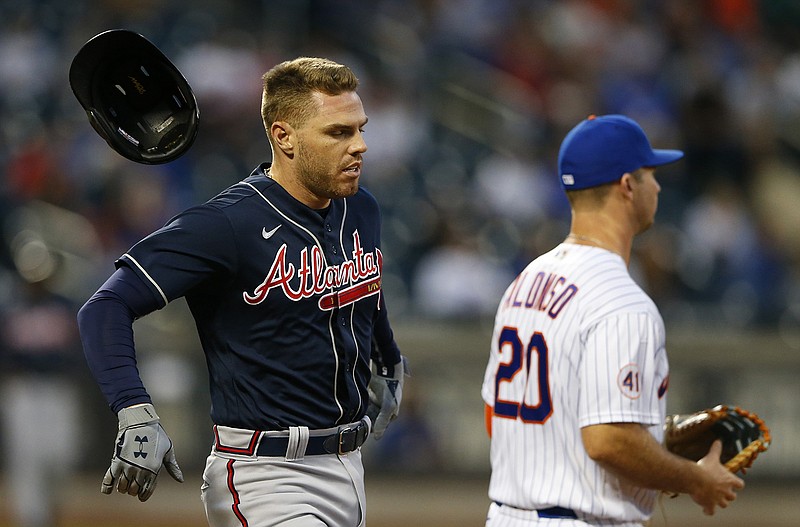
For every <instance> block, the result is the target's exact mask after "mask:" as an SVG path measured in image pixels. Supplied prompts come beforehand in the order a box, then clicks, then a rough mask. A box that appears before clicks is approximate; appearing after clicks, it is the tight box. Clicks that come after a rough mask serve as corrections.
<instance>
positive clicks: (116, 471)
mask: <svg viewBox="0 0 800 527" xmlns="http://www.w3.org/2000/svg"><path fill="white" fill-rule="evenodd" d="M117 417H118V418H119V432H118V433H117V445H116V447H115V449H114V455H113V456H112V458H111V466H110V467H109V468H108V470H107V471H106V475H105V477H104V478H103V483H102V485H101V487H100V492H102V493H103V494H111V491H112V490H113V489H114V487H116V488H117V491H119V492H121V493H123V494H130V495H131V496H138V497H139V501H146V500H147V499H148V498H149V497H150V496H152V494H153V491H154V490H155V489H156V482H157V477H158V473H159V471H160V470H161V466H162V464H163V465H164V466H165V467H167V472H169V475H170V476H172V477H173V478H174V479H175V480H176V481H178V482H181V483H182V482H183V473H182V472H181V468H180V467H179V466H178V462H177V461H176V460H175V451H174V450H173V448H172V440H170V438H169V436H168V435H167V432H165V431H164V428H162V426H161V423H160V421H159V418H158V415H157V414H156V410H155V408H153V405H152V404H139V405H134V406H129V407H128V408H123V409H122V410H120V412H119V414H118V415H117Z"/></svg>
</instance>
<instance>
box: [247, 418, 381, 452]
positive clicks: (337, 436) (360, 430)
mask: <svg viewBox="0 0 800 527" xmlns="http://www.w3.org/2000/svg"><path fill="white" fill-rule="evenodd" d="M368 435H369V426H367V423H366V422H365V421H360V422H359V423H358V424H354V425H347V426H342V427H340V428H339V430H337V431H336V432H335V433H333V434H330V435H324V436H311V437H309V438H308V445H307V446H306V450H305V454H306V455H308V456H320V455H324V454H347V453H348V452H352V451H353V450H355V449H357V448H358V447H360V446H361V445H363V444H364V441H366V440H367V436H368ZM288 448H289V437H288V436H281V437H275V436H268V435H266V434H264V435H263V436H262V437H261V443H260V444H259V445H258V449H257V450H256V455H257V456H269V457H277V456H281V457H282V456H285V455H286V450H287V449H288Z"/></svg>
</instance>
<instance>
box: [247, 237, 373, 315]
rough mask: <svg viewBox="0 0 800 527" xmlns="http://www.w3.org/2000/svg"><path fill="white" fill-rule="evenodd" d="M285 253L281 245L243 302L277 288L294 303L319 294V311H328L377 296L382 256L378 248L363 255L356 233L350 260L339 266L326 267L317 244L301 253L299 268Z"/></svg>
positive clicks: (253, 302)
mask: <svg viewBox="0 0 800 527" xmlns="http://www.w3.org/2000/svg"><path fill="white" fill-rule="evenodd" d="M286 251H287V245H286V244H285V243H284V244H283V245H281V247H280V249H278V253H277V254H276V255H275V260H273V262H272V265H271V266H270V269H269V273H267V277H266V278H265V279H264V281H263V282H261V284H259V286H258V287H256V288H255V290H254V291H253V292H252V294H251V293H249V292H247V291H245V292H244V293H242V297H243V298H244V301H245V302H247V303H248V304H250V305H252V306H255V305H258V304H260V303H261V302H263V301H264V300H266V298H267V295H268V294H269V292H270V291H272V290H273V289H276V288H278V289H281V290H282V291H283V294H284V295H286V297H287V298H289V299H291V300H294V301H295V302H297V301H299V300H303V299H305V298H311V297H312V296H315V295H322V296H321V297H320V299H319V308H320V309H322V310H325V311H329V310H331V309H334V308H336V307H344V306H347V305H349V304H352V303H353V302H356V301H358V300H360V299H362V298H365V297H368V296H371V295H375V294H378V293H380V290H381V267H382V265H383V255H382V254H381V251H380V249H377V248H376V249H375V252H364V248H363V247H362V246H361V237H360V236H359V234H358V231H354V232H353V252H352V253H351V256H352V259H350V260H347V261H345V262H343V263H341V264H340V265H327V264H326V263H325V255H324V254H322V249H320V248H319V247H318V246H316V245H315V246H313V247H311V249H309V248H308V247H304V248H303V250H302V251H300V265H299V266H295V265H294V264H293V263H291V262H288V261H287V259H286ZM293 280H294V285H293V284H292V281H293Z"/></svg>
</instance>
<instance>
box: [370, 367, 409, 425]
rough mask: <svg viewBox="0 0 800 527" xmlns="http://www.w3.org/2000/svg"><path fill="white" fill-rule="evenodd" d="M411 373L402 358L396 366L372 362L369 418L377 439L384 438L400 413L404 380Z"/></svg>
mask: <svg viewBox="0 0 800 527" xmlns="http://www.w3.org/2000/svg"><path fill="white" fill-rule="evenodd" d="M408 373H409V370H408V361H407V360H406V358H405V357H402V356H401V357H400V362H398V363H397V364H395V365H394V366H391V367H387V366H380V365H379V364H377V363H376V362H375V361H372V377H371V378H370V381H369V387H368V388H367V392H368V393H369V407H368V408H367V416H369V418H370V420H371V421H372V423H373V424H372V435H373V436H374V437H375V439H380V438H381V437H383V433H384V432H386V428H387V427H388V426H389V423H390V422H392V421H394V420H395V419H396V418H397V414H398V413H399V412H400V401H402V399H403V378H404V377H405V375H406V374H408Z"/></svg>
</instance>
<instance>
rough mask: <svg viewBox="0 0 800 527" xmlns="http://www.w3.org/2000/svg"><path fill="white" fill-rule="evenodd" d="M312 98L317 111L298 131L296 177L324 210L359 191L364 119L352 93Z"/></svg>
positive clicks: (355, 96) (319, 95) (317, 94)
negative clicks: (336, 200)
mask: <svg viewBox="0 0 800 527" xmlns="http://www.w3.org/2000/svg"><path fill="white" fill-rule="evenodd" d="M314 98H315V99H316V101H317V103H318V105H319V111H318V112H317V113H316V114H315V115H314V116H313V117H311V118H310V119H308V120H307V121H306V122H305V123H304V124H303V126H302V127H300V128H298V129H297V168H298V171H297V178H298V182H299V183H300V184H301V185H302V186H303V187H305V190H306V191H307V192H308V193H310V194H311V195H312V196H313V197H314V198H316V200H318V204H319V205H320V207H324V206H326V205H327V203H328V200H329V199H336V198H343V197H347V196H352V195H353V194H355V193H356V192H357V191H358V179H359V177H360V176H361V168H362V163H363V159H362V156H363V154H364V152H366V151H367V145H366V143H364V138H363V128H364V125H366V124H367V116H366V114H365V113H364V107H363V105H362V104H361V98H360V97H359V96H358V94H357V93H355V92H346V93H342V94H340V95H325V94H322V93H315V94H314Z"/></svg>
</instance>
